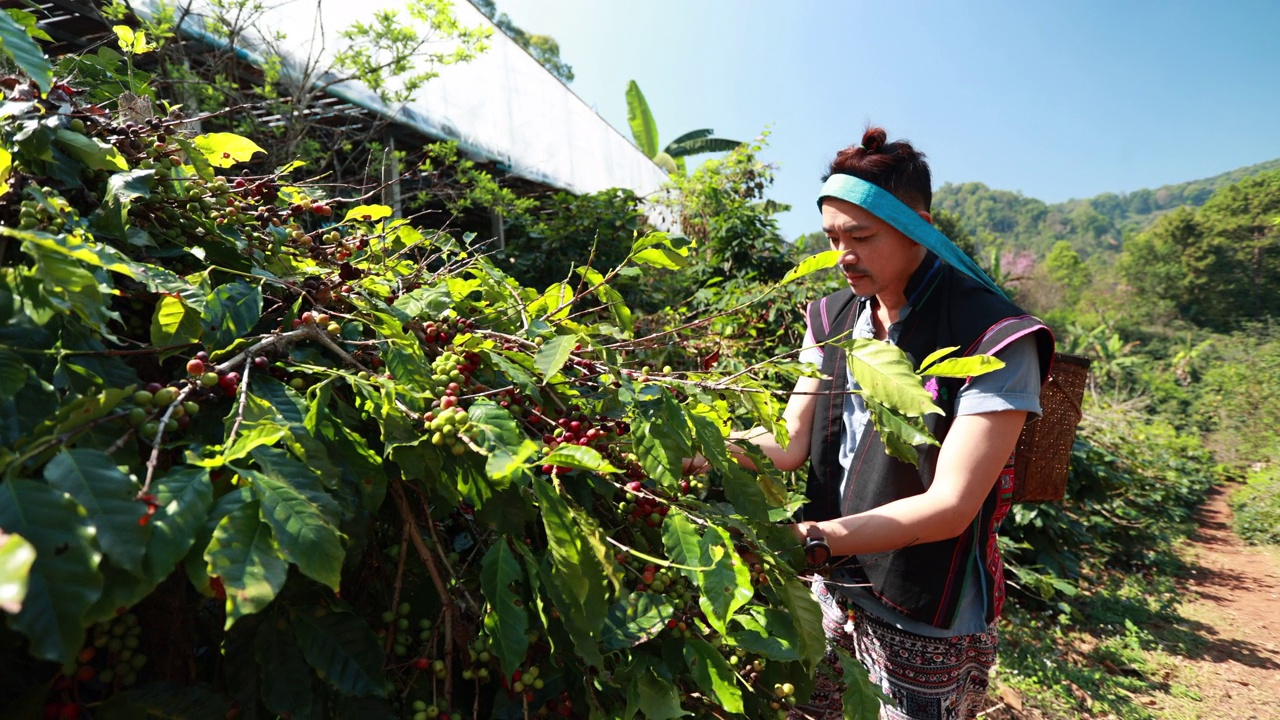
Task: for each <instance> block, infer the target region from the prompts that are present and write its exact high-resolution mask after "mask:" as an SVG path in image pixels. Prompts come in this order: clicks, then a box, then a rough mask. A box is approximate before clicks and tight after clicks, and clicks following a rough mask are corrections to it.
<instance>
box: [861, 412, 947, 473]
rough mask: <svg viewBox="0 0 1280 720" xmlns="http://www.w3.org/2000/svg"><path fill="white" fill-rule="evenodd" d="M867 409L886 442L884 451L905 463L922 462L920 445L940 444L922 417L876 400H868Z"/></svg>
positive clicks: (877, 431) (879, 433) (914, 463)
mask: <svg viewBox="0 0 1280 720" xmlns="http://www.w3.org/2000/svg"><path fill="white" fill-rule="evenodd" d="M867 411H868V413H870V415H871V422H872V424H873V425H874V426H875V428H876V433H877V434H878V435H879V436H880V439H881V440H882V441H883V442H884V451H885V452H886V453H887V454H889V455H892V456H893V457H895V458H897V459H899V460H901V461H903V462H905V463H908V464H910V465H918V464H919V463H920V451H919V450H918V449H917V448H918V446H921V445H934V446H936V445H938V441H937V440H936V439H934V437H933V435H931V434H930V433H929V431H928V429H927V428H925V427H924V423H923V422H922V420H921V418H918V417H914V418H913V417H904V416H902V415H899V414H898V413H896V412H894V411H893V410H891V409H889V408H887V407H885V406H884V405H881V404H880V403H878V402H875V401H874V400H868V401H867Z"/></svg>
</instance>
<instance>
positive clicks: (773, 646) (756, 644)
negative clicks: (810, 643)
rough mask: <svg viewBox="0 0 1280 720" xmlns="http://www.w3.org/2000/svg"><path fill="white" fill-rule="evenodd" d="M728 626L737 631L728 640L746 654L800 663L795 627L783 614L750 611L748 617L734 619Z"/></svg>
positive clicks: (770, 609) (766, 610) (739, 616)
mask: <svg viewBox="0 0 1280 720" xmlns="http://www.w3.org/2000/svg"><path fill="white" fill-rule="evenodd" d="M732 622H733V623H734V624H736V625H738V626H740V628H741V629H731V630H730V631H729V634H728V637H729V638H730V639H731V640H732V641H733V644H734V645H735V646H737V647H739V648H742V649H743V650H745V651H746V652H749V653H754V654H756V655H760V656H762V657H765V658H768V659H769V660H781V661H784V662H787V661H794V660H799V659H800V652H799V651H798V650H797V649H796V632H795V624H794V623H792V621H791V619H790V618H789V617H787V615H786V613H785V612H784V611H781V610H775V609H773V608H767V609H765V610H754V611H752V612H751V613H750V614H740V615H734V616H733V621H732Z"/></svg>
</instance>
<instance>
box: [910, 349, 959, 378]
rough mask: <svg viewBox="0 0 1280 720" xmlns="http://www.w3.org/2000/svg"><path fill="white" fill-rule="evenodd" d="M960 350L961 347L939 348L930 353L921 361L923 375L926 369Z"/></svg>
mask: <svg viewBox="0 0 1280 720" xmlns="http://www.w3.org/2000/svg"><path fill="white" fill-rule="evenodd" d="M959 349H960V346H959V345H952V346H951V347H944V348H938V349H937V350H934V351H933V352H931V353H929V355H928V357H926V358H925V359H924V360H921V361H920V371H921V372H922V373H923V372H924V369H925V368H927V367H929V366H930V365H932V364H934V363H936V362H938V361H939V360H941V359H942V358H944V357H946V356H948V355H950V354H951V353H953V352H955V351H956V350H959Z"/></svg>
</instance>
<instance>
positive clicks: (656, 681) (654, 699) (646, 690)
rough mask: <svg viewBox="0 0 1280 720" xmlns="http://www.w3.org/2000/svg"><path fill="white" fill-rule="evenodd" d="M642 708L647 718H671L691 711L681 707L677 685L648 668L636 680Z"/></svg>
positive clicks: (647, 719) (650, 719) (651, 719)
mask: <svg viewBox="0 0 1280 720" xmlns="http://www.w3.org/2000/svg"><path fill="white" fill-rule="evenodd" d="M636 691H637V693H638V695H639V700H640V710H641V711H642V712H643V713H644V716H645V718H646V720H670V718H678V717H682V716H684V715H688V714H689V713H687V712H685V711H684V710H682V709H681V708H680V695H679V693H678V692H677V690H676V686H675V685H673V684H672V683H669V682H667V681H666V680H663V679H662V678H660V677H658V676H657V675H655V674H654V672H653V670H646V671H645V672H644V674H643V675H641V676H640V678H639V680H638V681H637V682H636Z"/></svg>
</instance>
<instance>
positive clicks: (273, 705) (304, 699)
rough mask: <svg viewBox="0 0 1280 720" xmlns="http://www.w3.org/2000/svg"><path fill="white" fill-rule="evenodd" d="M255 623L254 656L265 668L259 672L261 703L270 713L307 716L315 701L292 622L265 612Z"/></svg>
mask: <svg viewBox="0 0 1280 720" xmlns="http://www.w3.org/2000/svg"><path fill="white" fill-rule="evenodd" d="M273 614H274V615H279V614H280V613H279V612H276V613H273ZM257 627H258V632H257V634H256V636H255V637H254V643H253V645H254V658H255V659H256V661H257V664H258V666H259V667H261V668H262V669H263V670H265V672H263V673H261V674H260V677H261V678H262V704H263V705H266V706H267V709H268V710H270V711H271V712H273V713H279V714H285V713H288V714H289V715H292V716H294V717H302V718H305V717H309V716H310V715H311V710H312V706H313V704H314V703H315V693H314V692H312V680H311V678H312V674H311V666H310V665H308V664H307V659H306V658H305V657H304V656H303V655H302V649H301V648H299V647H298V639H297V637H296V636H295V635H294V632H293V626H291V625H290V624H289V623H288V621H287V620H285V619H284V618H281V617H271V616H268V617H266V618H264V621H263V622H261V623H259V624H258V626H257ZM250 662H253V661H250Z"/></svg>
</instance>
